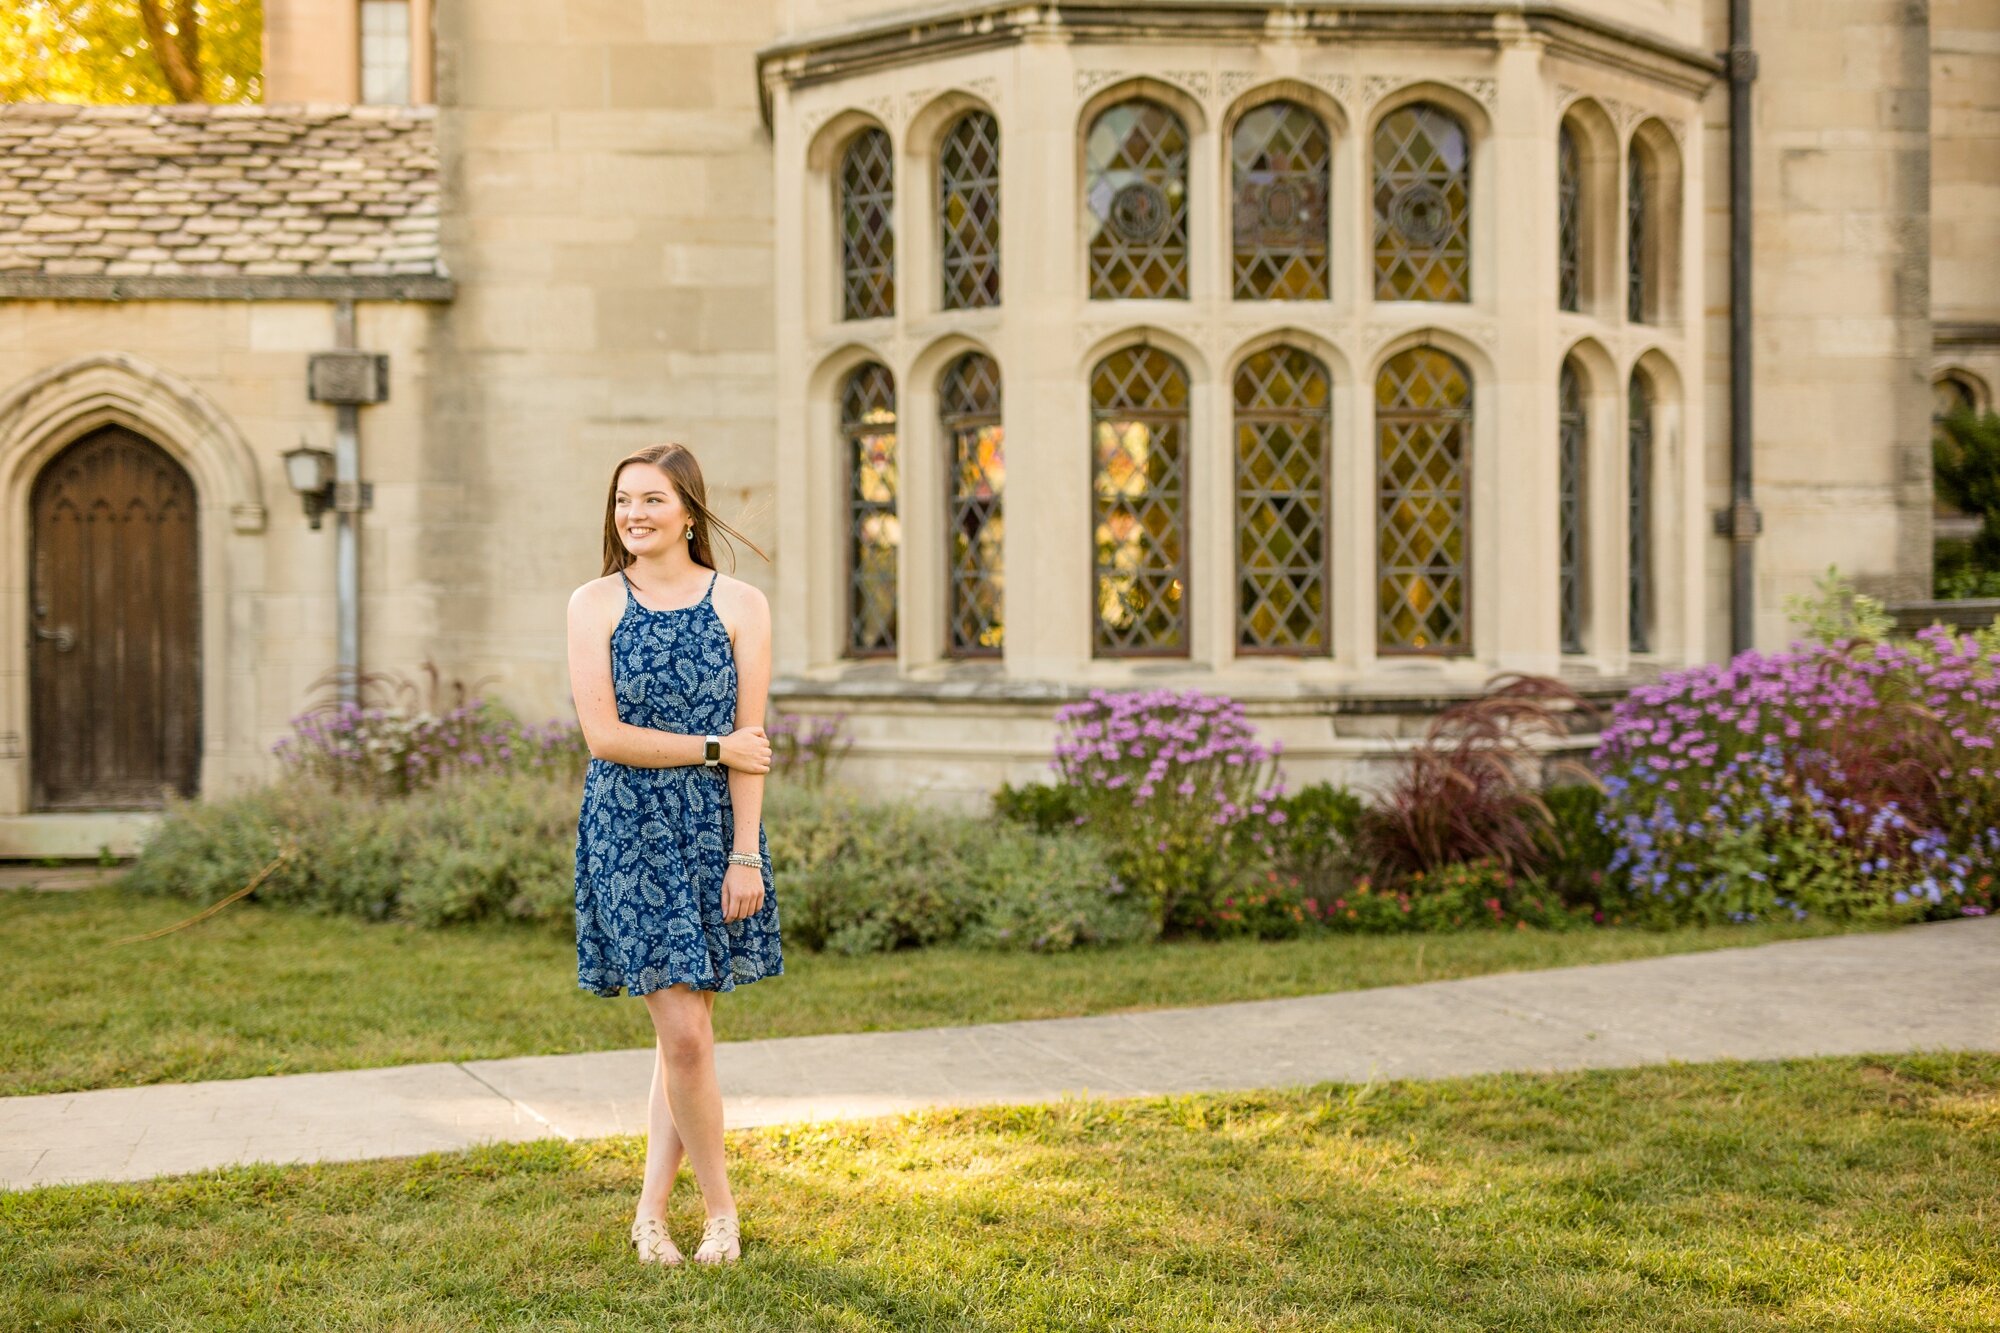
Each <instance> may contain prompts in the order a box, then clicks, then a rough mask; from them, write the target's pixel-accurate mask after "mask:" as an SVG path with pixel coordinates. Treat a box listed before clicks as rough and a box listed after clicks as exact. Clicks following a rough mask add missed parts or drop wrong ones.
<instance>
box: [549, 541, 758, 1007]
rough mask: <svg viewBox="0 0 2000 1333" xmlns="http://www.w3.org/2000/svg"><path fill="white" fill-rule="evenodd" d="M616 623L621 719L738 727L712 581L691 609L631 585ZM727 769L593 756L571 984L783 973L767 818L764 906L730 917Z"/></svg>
mask: <svg viewBox="0 0 2000 1333" xmlns="http://www.w3.org/2000/svg"><path fill="white" fill-rule="evenodd" d="M618 577H619V578H620V579H623V580H624V582H625V612H624V614H623V615H621V616H620V617H619V618H618V625H617V627H616V628H615V629H613V630H612V632H611V683H612V687H613V689H614V691H615V692H616V694H617V698H618V720H619V721H621V722H625V723H629V724H630V725H632V726H635V727H652V728H655V729H657V730H660V731H673V732H679V733H681V734H682V735H693V736H704V735H709V734H714V735H717V736H722V735H727V734H728V733H729V732H731V731H733V730H735V728H736V655H735V653H734V651H733V650H732V648H731V645H730V642H729V631H728V629H727V628H726V627H725V626H724V625H723V623H722V617H721V616H719V615H717V614H716V611H715V604H714V601H713V600H712V599H713V598H714V596H715V577H714V576H713V575H711V576H710V577H709V580H708V590H707V591H706V592H704V593H703V594H702V597H701V600H700V601H699V602H696V603H695V604H694V605H693V606H688V607H678V608H676V609H674V610H671V611H655V610H652V609H651V608H650V607H646V606H643V605H641V604H640V602H639V599H638V598H636V597H634V596H633V595H632V581H631V580H630V579H626V578H625V575H624V573H623V571H620V573H619V575H618ZM734 838H735V819H734V813H733V811H732V810H731V808H730V803H729V770H728V769H726V768H720V767H717V768H708V767H706V766H704V765H701V764H684V765H678V766H676V767H673V768H633V767H629V766H627V765H625V764H614V763H611V762H610V761H608V760H604V759H593V760H591V761H590V768H589V770H588V771H587V773H586V774H585V776H584V780H583V809H582V812H581V814H580V815H579V816H578V818H577V826H576V984H577V985H578V986H581V987H582V988H583V989H585V990H587V991H592V992H595V993H596V994H598V995H616V994H618V993H619V990H620V989H621V988H623V989H624V990H625V991H627V992H629V993H630V994H633V995H644V994H646V993H647V992H648V991H656V990H663V989H665V988H666V987H668V986H672V985H676V984H678V983H680V982H686V983H687V984H688V986H690V987H691V988H692V989H694V990H714V991H726V990H733V989H735V988H736V987H737V986H739V985H742V984H744V983H746V982H751V981H756V980H757V979H758V978H760V977H774V976H777V975H779V974H781V973H782V972H783V971H784V970H785V959H784V953H783V950H782V949H781V947H780V945H779V940H778V897H777V892H776V890H775V889H774V888H773V886H772V883H771V853H770V843H769V841H768V840H767V839H766V838H765V836H764V829H763V826H762V825H761V824H759V825H758V828H757V848H758V850H759V851H760V852H762V853H763V855H764V905H763V906H762V907H760V908H758V909H757V911H756V912H754V913H752V914H751V915H750V916H748V917H745V918H744V919H743V920H741V921H724V920H723V919H722V876H723V872H724V870H725V869H727V857H728V855H729V851H730V849H731V848H732V847H733V846H735V842H734Z"/></svg>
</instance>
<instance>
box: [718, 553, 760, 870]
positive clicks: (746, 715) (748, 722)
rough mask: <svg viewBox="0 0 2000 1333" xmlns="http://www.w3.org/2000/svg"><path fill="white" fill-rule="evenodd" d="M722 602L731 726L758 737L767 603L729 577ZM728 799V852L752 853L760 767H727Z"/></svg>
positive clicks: (757, 592)
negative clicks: (732, 661) (732, 825)
mask: <svg viewBox="0 0 2000 1333" xmlns="http://www.w3.org/2000/svg"><path fill="white" fill-rule="evenodd" d="M727 601H728V606H727V610H728V612H729V614H728V616H727V617H726V619H725V623H726V624H727V625H728V626H729V627H730V631H729V638H730V643H731V645H732V647H733V649H734V651H735V653H736V725H737V726H739V727H755V728H756V729H757V731H758V734H760V735H762V734H763V731H764V711H765V708H766V706H767V702H768V698H769V695H770V691H771V604H770V603H769V602H768V601H766V600H765V598H764V594H763V593H761V592H759V591H758V590H757V589H756V588H754V587H752V586H751V585H750V584H748V583H739V582H737V581H736V580H735V579H731V580H730V581H729V588H728V591H727ZM721 609H722V608H720V607H718V610H721ZM768 768H769V765H768V764H767V765H766V766H765V769H766V770H768ZM729 803H730V805H731V807H733V809H734V810H735V812H736V845H735V846H734V847H732V848H730V850H731V851H734V852H749V853H751V854H753V855H754V854H755V853H756V851H757V826H758V823H759V821H760V820H762V819H763V817H764V770H759V771H755V772H749V771H744V770H741V769H734V770H731V772H730V774H729ZM759 887H760V889H761V887H762V886H761V884H760V886H759Z"/></svg>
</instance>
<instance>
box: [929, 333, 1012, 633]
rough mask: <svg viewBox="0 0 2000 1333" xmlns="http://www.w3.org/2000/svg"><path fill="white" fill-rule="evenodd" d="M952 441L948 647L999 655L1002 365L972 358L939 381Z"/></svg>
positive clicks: (943, 420) (941, 412) (942, 416)
mask: <svg viewBox="0 0 2000 1333" xmlns="http://www.w3.org/2000/svg"><path fill="white" fill-rule="evenodd" d="M938 420H939V424H940V425H941V426H942V427H943V429H944V440H945V450H946V454H945V478H946V481H945V484H946V488H947V489H946V493H945V575H946V579H947V592H946V603H947V606H946V615H945V621H946V649H947V651H948V652H949V653H950V655H951V656H953V657H997V656H999V654H1000V646H1001V641H1002V637H1003V628H1004V617H1003V614H1002V611H1003V599H1002V595H1001V594H1002V589H1003V588H1004V586H1005V584H1004V579H1003V573H1002V565H1001V545H1002V542H1001V537H1002V533H1003V530H1004V529H1003V526H1002V524H1003V517H1002V514H1001V508H1000V501H1001V494H1000V493H1001V490H1002V488H1003V486H1004V485H1005V483H1006V480H1007V461H1006V452H1005V449H1006V436H1005V433H1004V431H1005V427H1004V426H1002V424H1001V420H1000V366H999V364H998V363H997V362H995V361H994V360H993V358H992V357H990V356H988V355H986V354H985V353H984V352H967V353H966V354H965V355H963V356H961V357H959V358H958V359H957V360H956V361H953V362H952V363H951V364H950V365H949V366H947V367H945V372H944V375H943V376H942V378H940V379H939V381H938Z"/></svg>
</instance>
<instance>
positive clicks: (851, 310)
mask: <svg viewBox="0 0 2000 1333" xmlns="http://www.w3.org/2000/svg"><path fill="white" fill-rule="evenodd" d="M895 210H896V175H895V167H894V163H893V161H892V160H891V155H890V152H889V136H888V134H887V132H885V131H883V130H879V129H867V130H863V131H861V132H860V133H859V134H857V135H855V136H854V138H853V139H851V140H849V141H848V144H847V151H846V152H845V153H842V154H841V157H840V317H841V318H842V319H878V318H880V317H882V316H884V315H893V314H895V313H896V228H895Z"/></svg>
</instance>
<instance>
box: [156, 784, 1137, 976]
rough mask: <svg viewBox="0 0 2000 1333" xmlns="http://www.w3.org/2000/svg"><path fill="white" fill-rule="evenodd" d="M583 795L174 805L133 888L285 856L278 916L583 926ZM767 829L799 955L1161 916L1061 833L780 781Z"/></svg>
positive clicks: (187, 886)
mask: <svg viewBox="0 0 2000 1333" xmlns="http://www.w3.org/2000/svg"><path fill="white" fill-rule="evenodd" d="M581 799H582V791H581V787H580V784H579V783H578V782H577V781H576V780H574V779H573V778H572V777H569V776H563V777H550V776H547V775H543V774H535V773H511V774H491V775H487V776H484V777H477V778H458V779H451V780H447V781H444V782H440V783H438V784H436V785H435V786H432V787H428V788H424V789H422V790H420V791H417V792H413V793H412V794H410V795H408V796H406V797H402V798H399V799H384V798H381V797H378V796H373V795H370V794H368V793H366V792H363V791H357V790H353V789H342V790H334V789H332V788H330V787H328V786H326V785H324V784H319V783H314V782H310V781H304V780H298V781H291V782H285V783H280V784H277V785H275V786H271V787H266V788H263V789H260V790H257V791H253V792H248V793H245V794H244V795H241V796H236V797H231V798H227V799H223V800H215V801H204V802H182V803H178V804H176V805H174V806H173V807H172V808H171V809H170V810H169V811H168V812H167V816H166V818H165V819H163V820H162V821H161V822H160V824H159V826H158V827H157V828H156V829H155V831H154V833H153V835H152V836H151V837H150V838H149V839H148V841H147V843H146V846H145V847H144V849H143V850H142V851H141V853H140V855H139V858H138V860H137V862H136V863H135V864H134V866H133V868H132V871H131V873H130V874H129V875H128V876H126V878H125V881H124V882H125V885H126V887H127V888H129V889H131V890H134V891H136V892H141V893H161V894H170V895H173V896H176V897H181V898H186V899H189V900H190V901H193V902H198V903H210V902H214V901H216V900H217V899H220V898H223V897H226V896H228V895H229V894H231V893H234V892H236V891H237V890H238V889H240V888H242V887H243V886H244V885H245V884H247V883H249V882H250V880H251V879H252V878H253V877H254V876H256V875H257V873H258V872H259V871H260V870H262V869H263V868H264V867H265V866H266V865H267V864H268V863H269V862H271V861H272V860H273V859H274V858H276V857H278V855H279V853H280V851H281V850H285V849H289V854H288V855H287V856H286V858H285V859H284V860H283V861H282V862H281V864H280V865H279V866H278V867H277V869H276V870H275V871H274V872H273V873H272V874H271V875H270V877H269V878H268V879H266V880H265V881H264V883H263V884H262V885H261V886H260V887H259V888H258V890H257V895H256V896H257V897H258V899H259V900H260V901H263V902H280V903H290V904H295V905H298V906H300V907H304V908H308V909H311V910H315V911H322V912H334V913H341V914H344V915H351V916H359V917H364V918H367V919H369V920H376V921H381V920H401V921H410V922H414V923H416V924H419V925H424V926H448V925H455V924H459V923H463V922H472V921H482V920H501V919H508V920H520V921H533V922H539V923H541V924H543V925H545V926H548V927H550V928H553V929H560V930H569V929H572V928H573V925H574V920H575V917H574V902H575V882H574V875H575V853H576V818H577V808H578V805H579V803H580V801H581ZM764 818H765V826H766V830H767V832H768V834H769V836H770V840H771V861H772V867H773V870H774V872H775V873H776V876H777V881H778V899H779V905H780V906H779V917H780V921H781V923H782V926H783V930H784V934H785V938H786V940H787V942H795V943H796V944H798V945H799V946H800V947H802V948H806V949H813V950H817V949H834V950H838V951H841V952H847V953H861V952H869V951H873V950H881V949H896V948H903V947H909V946H914V945H924V944H935V943H939V942H942V941H945V940H952V939H959V938H965V939H966V940H968V942H971V943H975V944H980V945H984V946H987V947H992V948H1007V949H1013V948H1026V949H1049V950H1061V949H1069V948H1075V947H1078V946H1081V945H1088V944H1100V943H1115V942H1120V941H1125V940H1132V939H1138V938H1142V937H1144V936H1145V935H1146V934H1147V933H1149V929H1150V927H1149V924H1148V919H1147V915H1146V912H1145V909H1144V907H1143V906H1142V905H1140V904H1138V903H1137V902H1135V901H1133V898H1132V895H1128V894H1126V893H1125V891H1124V889H1123V886H1122V885H1120V884H1118V883H1117V882H1116V881H1115V880H1114V879H1113V877H1112V875H1111V872H1110V870H1109V869H1108V868H1107V865H1106V861H1105V857H1104V853H1103V850H1102V848H1101V847H1100V846H1099V844H1098V843H1097V842H1096V841H1095V840H1094V839H1092V838H1090V837H1088V836H1086V835H1084V834H1082V833H1081V832H1079V831H1076V830H1071V831H1070V832H1068V833H1065V834H1063V835H1061V836H1053V835H1044V834H1038V833H1035V832H1033V831H1032V830H1030V829H1026V828H1023V827H1021V826H1019V825H1017V824H1012V823H1007V822H1003V821H1000V820H996V819H991V818H984V819H982V818H977V817H974V816H969V815H962V814H954V813H951V812H947V811H940V810H932V809H929V808H926V807H923V806H920V805H917V804H915V803H913V802H864V801H862V800H861V799H859V798H858V797H856V796H854V795H851V794H844V793H840V792H834V791H804V790H800V789H799V788H797V787H795V786H790V785H787V784H783V783H773V784H771V785H770V786H769V787H768V788H767V793H766V797H765V811H764Z"/></svg>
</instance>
